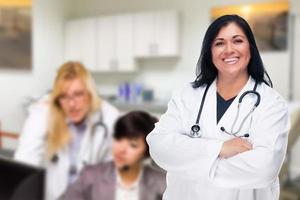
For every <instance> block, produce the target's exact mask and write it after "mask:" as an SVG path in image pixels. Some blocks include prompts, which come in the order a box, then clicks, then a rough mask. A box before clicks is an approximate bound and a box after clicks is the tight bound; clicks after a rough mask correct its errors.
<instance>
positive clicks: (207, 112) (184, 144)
mask: <svg viewBox="0 0 300 200" xmlns="http://www.w3.org/2000/svg"><path fill="white" fill-rule="evenodd" d="M254 84H255V81H254V80H253V79H252V78H249V81H248V82H247V84H246V85H245V86H244V88H243V89H242V91H241V92H240V93H239V95H238V96H237V97H236V98H235V100H234V101H233V102H232V104H231V105H230V107H229V108H228V110H227V111H226V112H225V114H224V115H223V117H222V118H221V120H220V121H219V123H218V124H217V123H216V99H217V97H216V81H214V82H213V83H212V84H211V86H210V88H209V90H208V93H207V96H206V100H205V103H204V107H203V111H202V115H201V119H200V127H201V130H202V134H203V135H202V137H201V138H190V137H188V136H186V135H184V134H183V133H185V134H188V133H189V132H190V129H191V126H192V125H194V124H195V121H196V118H197V114H198V109H199V107H200V103H201V98H202V95H203V93H204V90H205V87H201V88H197V89H193V88H192V87H191V86H190V85H188V86H186V87H185V88H183V89H182V90H180V91H179V92H176V93H174V95H173V97H172V99H171V100H170V102H169V104H168V110H167V112H166V113H165V114H164V115H162V117H161V119H160V121H159V122H158V123H157V124H156V125H155V129H154V130H153V131H152V132H151V133H150V134H149V135H148V137H147V142H148V144H149V146H150V154H151V157H152V158H153V159H154V161H155V162H156V163H157V164H158V165H159V166H160V167H162V168H163V169H165V170H166V171H167V189H166V191H165V194H164V198H163V199H164V200H182V199H185V200H195V199H197V200H202V199H203V200H216V199H222V200H277V199H278V198H279V181H278V173H279V170H280V167H281V165H282V163H283V160H284V155H285V152H286V147H287V137H288V130H289V126H290V119H289V113H288V109H287V105H286V102H285V101H284V99H283V98H282V97H281V96H280V95H279V94H278V93H277V92H276V91H275V90H273V89H272V88H270V87H268V86H267V85H266V84H259V85H258V87H257V91H258V92H259V93H260V95H261V102H260V105H259V106H258V107H257V109H256V110H255V111H254V113H253V118H252V123H251V124H252V125H251V126H250V121H251V120H250V117H249V118H248V119H247V121H246V123H245V125H244V126H243V128H242V131H241V133H247V132H248V130H249V131H250V137H249V141H250V142H251V143H252V144H253V149H252V150H250V151H247V152H244V153H241V154H238V155H236V156H233V157H231V158H228V159H221V158H219V157H218V155H219V152H220V150H221V147H222V145H223V142H224V141H226V140H229V139H231V138H233V136H230V135H227V134H225V133H223V132H222V131H221V130H220V127H222V126H224V127H225V128H226V130H230V129H231V125H232V123H233V121H234V118H235V116H236V112H237V104H238V99H239V97H240V95H241V94H242V93H243V92H245V91H246V90H253V87H254ZM255 100H256V98H255V97H254V96H253V97H251V96H250V95H247V96H246V97H245V98H244V99H243V103H242V106H241V110H240V117H239V119H238V121H237V125H236V126H239V125H240V121H241V120H242V119H243V118H244V117H245V115H246V114H247V113H248V111H249V110H250V109H251V108H252V106H253V104H254V103H255ZM249 127H250V128H249ZM235 129H237V127H236V128H235Z"/></svg>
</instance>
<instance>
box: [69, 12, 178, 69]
mask: <svg viewBox="0 0 300 200" xmlns="http://www.w3.org/2000/svg"><path fill="white" fill-rule="evenodd" d="M178 54H179V50H178V13H177V12H176V11H162V12H161V11H160V12H144V13H136V14H125V15H115V16H104V17H95V18H87V19H76V20H71V21H68V22H67V23H66V26H65V60H77V61H80V62H82V63H83V64H84V65H85V66H86V67H87V68H88V69H89V70H90V71H93V72H116V71H120V72H132V71H135V70H136V62H135V58H143V57H145V58H147V57H175V56H178Z"/></svg>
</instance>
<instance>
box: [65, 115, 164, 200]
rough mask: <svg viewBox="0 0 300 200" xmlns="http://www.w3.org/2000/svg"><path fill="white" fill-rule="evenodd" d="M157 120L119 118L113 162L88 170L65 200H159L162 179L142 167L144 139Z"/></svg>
mask: <svg viewBox="0 0 300 200" xmlns="http://www.w3.org/2000/svg"><path fill="white" fill-rule="evenodd" d="M155 122H157V119H156V118H154V117H152V116H151V115H149V114H147V113H146V112H142V111H134V112H130V113H128V114H126V115H124V116H122V117H120V118H119V119H118V120H117V122H116V125H115V129H114V141H113V147H112V149H113V162H109V163H102V164H98V165H94V166H88V167H86V168H84V169H83V172H82V173H81V175H80V177H79V178H78V180H77V181H76V182H75V183H74V184H73V185H71V186H70V187H69V189H68V190H67V192H66V196H65V199H66V200H125V199H128V200H161V199H162V194H163V192H164V190H165V187H166V186H165V185H166V183H165V175H164V174H162V173H161V172H159V171H157V170H155V169H153V168H151V167H149V166H146V165H144V164H143V163H144V162H143V161H144V160H145V158H148V157H149V151H148V145H147V143H146V136H147V135H148V133H150V132H151V131H152V130H153V128H154V123H155Z"/></svg>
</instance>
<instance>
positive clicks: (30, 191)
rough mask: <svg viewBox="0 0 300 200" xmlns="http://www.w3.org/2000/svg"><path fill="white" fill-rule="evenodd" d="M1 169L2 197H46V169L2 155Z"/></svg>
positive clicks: (11, 199)
mask: <svg viewBox="0 0 300 200" xmlns="http://www.w3.org/2000/svg"><path fill="white" fill-rule="evenodd" d="M0 171H1V173H0V199H3V200H4V199H5V200H43V199H44V178H45V170H44V169H42V168H37V167H33V166H30V165H26V164H23V163H20V162H17V161H14V160H11V159H8V158H4V157H0Z"/></svg>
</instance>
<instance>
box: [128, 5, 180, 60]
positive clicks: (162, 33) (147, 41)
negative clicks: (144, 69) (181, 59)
mask: <svg viewBox="0 0 300 200" xmlns="http://www.w3.org/2000/svg"><path fill="white" fill-rule="evenodd" d="M178 28H179V27H178V13H177V12H176V11H173V10H172V11H159V12H145V13H137V14H135V15H134V39H135V43H134V55H135V56H136V57H174V56H178V54H179V50H178V31H179V30H178Z"/></svg>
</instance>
